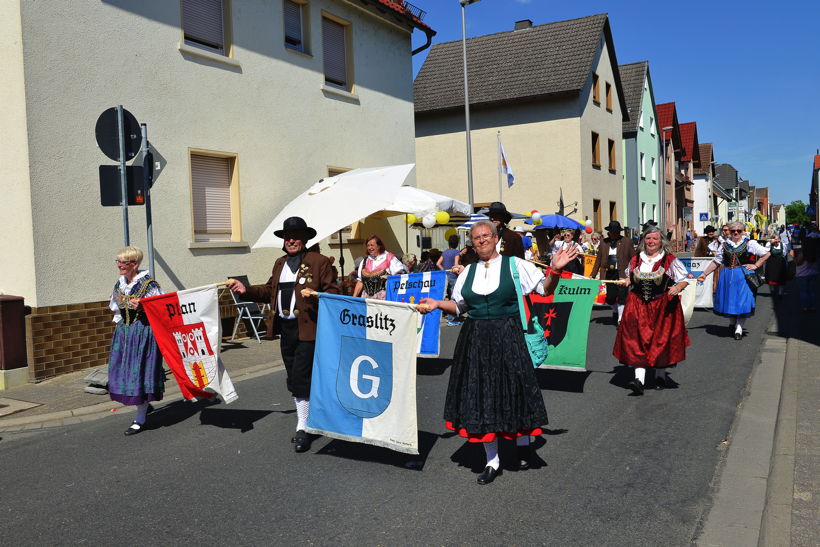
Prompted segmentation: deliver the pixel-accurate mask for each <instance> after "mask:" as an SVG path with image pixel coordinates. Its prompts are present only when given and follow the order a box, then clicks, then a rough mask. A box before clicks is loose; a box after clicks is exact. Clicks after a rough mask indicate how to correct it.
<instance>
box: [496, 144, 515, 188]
mask: <svg viewBox="0 0 820 547" xmlns="http://www.w3.org/2000/svg"><path fill="white" fill-rule="evenodd" d="M498 158H499V160H500V161H501V165H500V166H499V169H501V176H502V177H504V179H505V180H506V181H507V188H512V185H513V184H515V175H513V170H512V166H511V165H510V162H508V161H507V154H506V153H505V152H504V145H503V144H501V138H499V139H498Z"/></svg>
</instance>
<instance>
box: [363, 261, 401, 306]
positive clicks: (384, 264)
mask: <svg viewBox="0 0 820 547" xmlns="http://www.w3.org/2000/svg"><path fill="white" fill-rule="evenodd" d="M394 258H395V255H393V253H389V252H386V253H383V254H381V255H379V256H377V257H370V256H368V257H367V258H365V259H364V262H363V263H362V269H361V279H362V284H363V285H364V292H366V293H367V294H369V295H371V296H372V295H374V294H376V293H377V292H379V291H382V290H384V288H385V285H386V284H387V280H386V279H383V277H382V276H387V275H390V264H391V262H393V259H394Z"/></svg>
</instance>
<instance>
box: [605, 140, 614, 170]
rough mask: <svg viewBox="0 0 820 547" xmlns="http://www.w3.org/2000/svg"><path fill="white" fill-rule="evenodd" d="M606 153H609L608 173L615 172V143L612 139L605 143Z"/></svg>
mask: <svg viewBox="0 0 820 547" xmlns="http://www.w3.org/2000/svg"><path fill="white" fill-rule="evenodd" d="M606 148H607V152H608V153H609V172H610V173H614V172H615V141H613V140H612V139H607V143H606Z"/></svg>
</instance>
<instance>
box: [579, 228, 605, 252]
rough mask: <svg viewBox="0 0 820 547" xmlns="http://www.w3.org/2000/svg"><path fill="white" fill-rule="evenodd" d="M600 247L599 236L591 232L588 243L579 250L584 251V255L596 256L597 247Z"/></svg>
mask: <svg viewBox="0 0 820 547" xmlns="http://www.w3.org/2000/svg"><path fill="white" fill-rule="evenodd" d="M600 245H601V234H600V233H598V232H592V233H591V234H589V241H587V242H585V243H584V244H583V245H581V249H582V250H583V251H584V254H585V255H592V256H597V255H598V247H599V246H600Z"/></svg>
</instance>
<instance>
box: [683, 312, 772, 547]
mask: <svg viewBox="0 0 820 547" xmlns="http://www.w3.org/2000/svg"><path fill="white" fill-rule="evenodd" d="M775 324H776V318H775V317H772V321H771V323H770V325H769V327H768V328H767V332H772V331H773V326H774V325H775ZM787 348H788V338H784V337H781V336H777V335H772V334H767V335H766V336H765V337H764V338H763V344H762V345H761V347H760V351H759V354H758V362H757V364H756V365H755V367H754V369H753V371H752V374H751V376H750V380H749V383H748V384H747V387H746V389H747V392H748V393H747V395H746V396H745V397H744V398H743V400H742V401H741V403H740V405H739V412H738V414H737V416H736V418H735V421H734V423H733V424H732V426H731V429H730V433H729V446H728V450H727V452H726V454H725V456H724V459H723V462H722V465H720V466H719V469H718V472H717V473H716V475H715V478H714V479H713V483H714V484H715V485H716V487H715V488H714V490H713V498H712V499H713V503H712V506H711V508H710V509H709V512H708V513H707V514H706V515H704V516H703V517H702V520H701V526H700V530H699V534H698V535H697V536H696V537H695V540H694V543H695V544H696V545H698V546H702V547H713V546H727V545H758V542H759V541H760V538H761V534H763V533H764V532H765V531H764V526H763V524H764V520H763V517H764V513H765V512H766V510H767V506H768V502H769V495H770V489H771V488H773V487H774V485H773V484H772V479H771V478H770V476H769V472H770V470H771V469H772V466H773V465H775V463H773V462H775V458H776V450H777V444H776V440H777V438H778V436H779V435H778V433H779V432H778V426H779V425H780V418H781V417H780V409H781V407H782V391H783V389H784V376H785V371H786V357H787V355H786V354H787ZM768 532H769V534H771V530H769V531H768ZM787 538H788V536H787ZM778 544H779V543H778ZM787 544H788V539H787V540H786V545H787Z"/></svg>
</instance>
